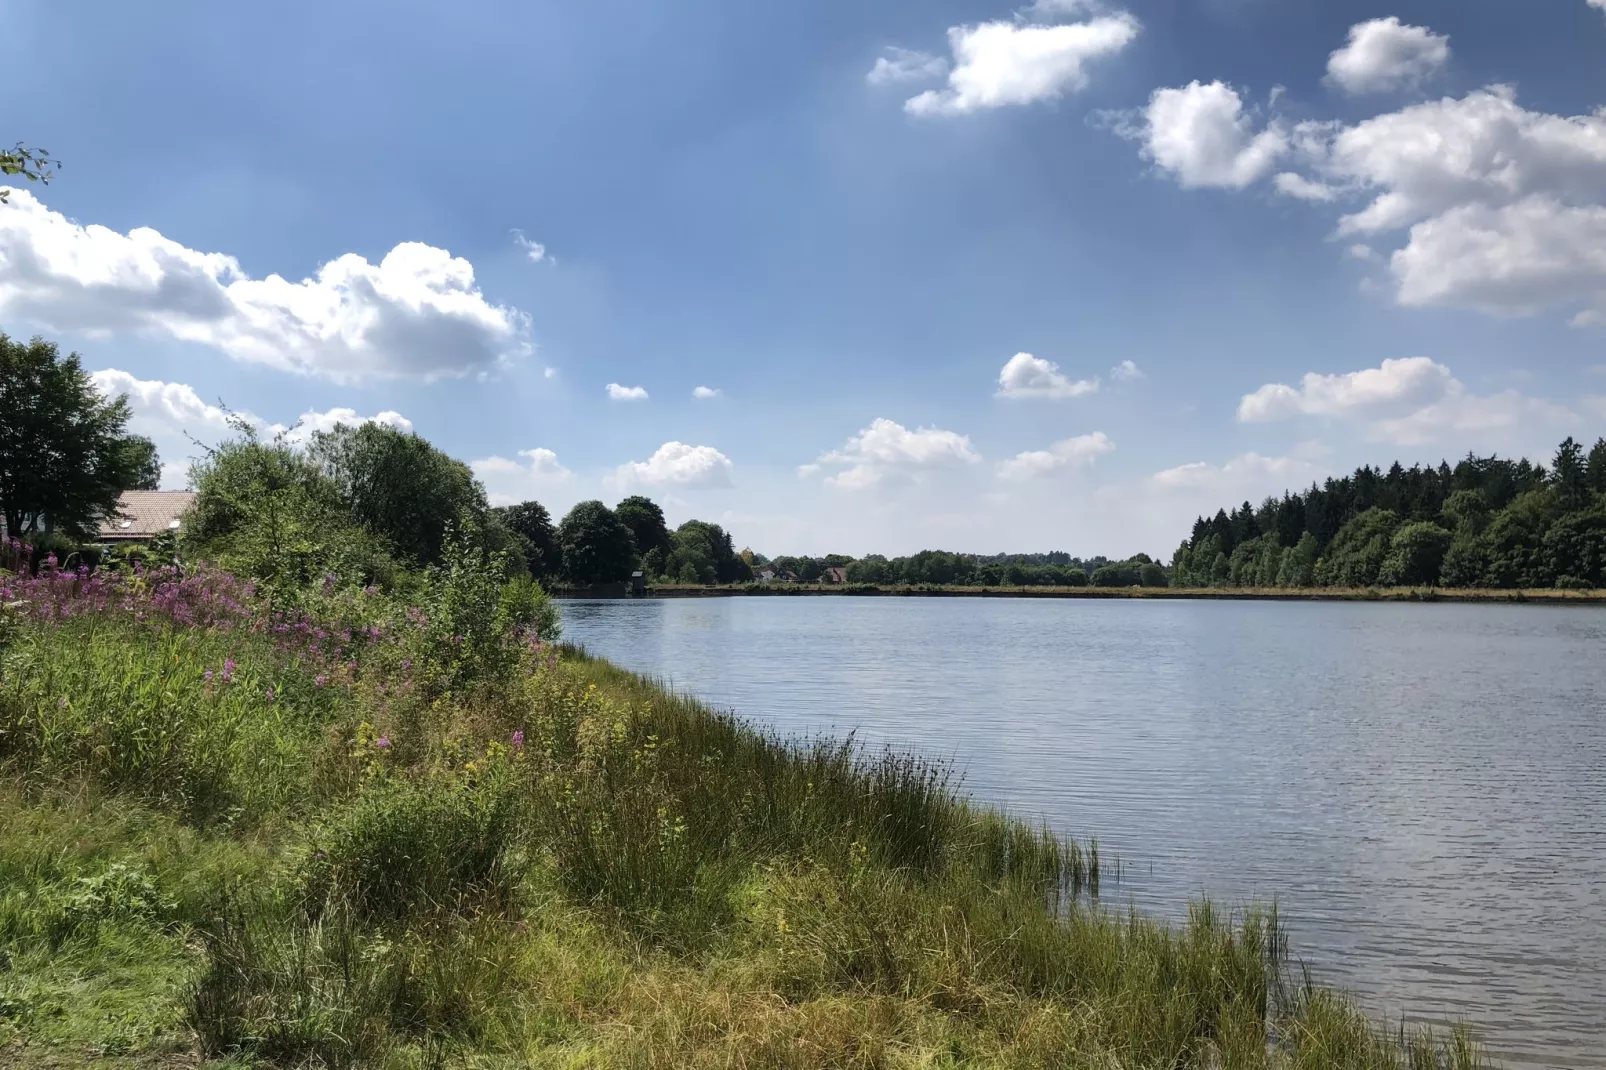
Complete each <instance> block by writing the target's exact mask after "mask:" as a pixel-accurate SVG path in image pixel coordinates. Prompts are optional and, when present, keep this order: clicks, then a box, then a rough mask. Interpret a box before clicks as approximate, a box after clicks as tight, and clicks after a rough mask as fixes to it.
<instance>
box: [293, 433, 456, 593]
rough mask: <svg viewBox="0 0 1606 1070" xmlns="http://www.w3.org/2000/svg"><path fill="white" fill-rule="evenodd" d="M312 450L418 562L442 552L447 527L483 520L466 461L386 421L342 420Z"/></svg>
mask: <svg viewBox="0 0 1606 1070" xmlns="http://www.w3.org/2000/svg"><path fill="white" fill-rule="evenodd" d="M307 455H308V456H309V457H310V458H311V459H312V460H313V462H314V463H316V464H317V465H318V467H319V468H320V469H321V470H322V471H323V473H324V474H325V475H326V476H328V477H329V478H330V479H331V480H333V481H334V484H335V486H336V487H337V488H339V490H340V494H341V497H343V498H344V499H345V501H346V504H347V506H348V507H349V508H350V510H351V515H352V517H353V518H354V519H355V520H356V521H357V522H358V523H359V524H361V525H362V526H363V527H364V528H366V529H368V530H369V531H370V532H372V533H373V534H375V535H377V536H379V537H380V538H382V539H385V540H386V541H388V542H389V543H390V544H391V545H392V546H394V547H395V548H396V551H397V552H398V553H400V554H401V555H402V556H403V557H405V558H408V559H409V560H411V561H413V562H415V563H416V564H420V565H429V564H433V563H434V562H436V561H437V560H439V559H440V555H441V547H442V545H443V543H444V541H445V539H446V531H447V529H448V528H449V527H451V526H453V525H456V524H459V523H461V522H462V521H464V520H465V519H466V520H468V521H470V522H472V523H473V524H474V525H475V526H476V528H479V527H481V526H483V524H484V520H485V514H486V511H487V506H486V502H485V491H484V489H483V488H482V487H481V486H480V485H479V482H478V481H477V480H475V478H474V473H473V472H471V471H469V468H468V465H466V464H464V463H463V462H462V461H458V460H454V459H453V458H451V457H448V456H447V455H446V454H444V453H442V452H441V451H440V450H438V449H436V448H435V447H434V446H432V445H430V444H429V443H428V442H426V441H425V440H424V439H422V438H420V437H419V436H417V435H415V434H411V433H409V432H405V431H398V430H397V429H396V428H394V427H387V426H385V425H384V424H376V423H365V424H361V425H359V426H357V427H349V426H347V425H345V424H338V425H336V426H335V428H334V429H333V430H332V431H319V432H317V433H315V434H314V435H313V436H312V441H311V443H310V444H309V445H308V447H307Z"/></svg>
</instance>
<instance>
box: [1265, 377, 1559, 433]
mask: <svg viewBox="0 0 1606 1070" xmlns="http://www.w3.org/2000/svg"><path fill="white" fill-rule="evenodd" d="M1299 416H1323V417H1332V418H1338V419H1343V420H1350V421H1354V422H1356V423H1358V424H1359V425H1360V427H1361V429H1362V432H1363V434H1364V436H1365V437H1366V438H1368V439H1371V440H1373V441H1378V442H1388V443H1392V444H1394V445H1397V446H1417V445H1423V444H1426V443H1429V442H1438V441H1444V440H1445V439H1446V438H1448V437H1450V436H1454V435H1460V434H1474V435H1477V434H1481V435H1490V434H1494V433H1498V432H1512V431H1519V430H1525V429H1526V430H1533V429H1537V428H1541V427H1543V428H1549V427H1555V426H1567V425H1570V424H1571V423H1572V422H1574V421H1575V420H1576V417H1575V416H1574V414H1573V413H1572V412H1571V411H1570V410H1568V409H1567V408H1566V407H1564V406H1561V405H1557V404H1555V403H1554V402H1551V401H1547V400H1545V399H1544V398H1533V397H1528V396H1526V395H1523V394H1521V393H1519V392H1517V391H1515V390H1506V391H1502V392H1500V393H1497V394H1490V395H1479V394H1475V393H1473V392H1472V391H1471V390H1469V389H1468V388H1467V387H1466V385H1465V384H1464V383H1462V382H1461V381H1460V380H1458V379H1456V378H1455V376H1454V375H1452V374H1451V372H1450V369H1449V368H1448V367H1446V366H1445V365H1443V364H1440V363H1438V362H1437V361H1434V360H1432V359H1430V358H1428V357H1408V358H1405V359H1403V360H1385V361H1384V362H1383V363H1382V364H1381V365H1380V366H1379V367H1376V368H1365V369H1362V370H1361V371H1357V372H1348V373H1345V374H1341V375H1321V374H1318V373H1316V372H1311V373H1309V374H1307V375H1306V376H1305V377H1304V378H1303V379H1302V380H1301V381H1300V385H1299V387H1297V388H1295V387H1291V386H1288V385H1286V384H1283V383H1268V384H1267V385H1266V386H1263V387H1261V388H1260V389H1259V390H1256V391H1255V392H1254V393H1253V394H1248V395H1245V397H1244V398H1243V400H1242V401H1241V402H1240V403H1239V405H1238V419H1239V420H1240V421H1242V422H1244V423H1261V422H1268V421H1274V420H1287V419H1292V418H1294V417H1299Z"/></svg>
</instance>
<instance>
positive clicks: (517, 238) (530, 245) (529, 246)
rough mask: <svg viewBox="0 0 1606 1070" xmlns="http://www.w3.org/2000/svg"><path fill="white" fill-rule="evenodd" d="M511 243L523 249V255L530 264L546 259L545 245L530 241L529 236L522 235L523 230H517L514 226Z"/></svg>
mask: <svg viewBox="0 0 1606 1070" xmlns="http://www.w3.org/2000/svg"><path fill="white" fill-rule="evenodd" d="M513 244H514V245H517V246H518V247H519V248H520V249H523V250H524V255H525V256H526V257H527V258H528V259H529V261H530V263H532V264H539V263H540V262H541V261H543V260H545V259H547V255H546V246H544V245H542V244H541V243H540V242H538V241H531V240H530V239H529V238H526V237H525V236H524V231H522V230H519V229H518V228H516V227H515V228H514V229H513Z"/></svg>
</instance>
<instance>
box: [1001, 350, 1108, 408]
mask: <svg viewBox="0 0 1606 1070" xmlns="http://www.w3.org/2000/svg"><path fill="white" fill-rule="evenodd" d="M1133 367H1136V365H1133ZM1098 389H1099V381H1098V380H1097V379H1077V380H1074V381H1073V380H1072V379H1071V378H1070V376H1068V375H1066V374H1065V373H1063V372H1061V371H1060V367H1059V365H1058V364H1055V363H1054V362H1053V361H1050V360H1044V359H1043V358H1042V357H1034V356H1032V355H1031V354H1030V353H1016V354H1015V355H1014V356H1013V357H1010V358H1009V360H1008V361H1007V362H1006V363H1005V364H1004V367H1003V369H1002V370H1000V371H999V373H998V396H999V397H1001V398H1077V397H1081V396H1082V395H1083V394H1094V393H1097V392H1098Z"/></svg>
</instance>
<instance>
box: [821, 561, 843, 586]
mask: <svg viewBox="0 0 1606 1070" xmlns="http://www.w3.org/2000/svg"><path fill="white" fill-rule="evenodd" d="M820 582H821V583H846V582H848V570H847V569H845V568H839V567H837V566H835V565H833V566H831V567H830V568H827V569H826V570H825V574H824V575H822V576H821V577H820Z"/></svg>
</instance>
